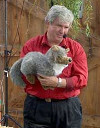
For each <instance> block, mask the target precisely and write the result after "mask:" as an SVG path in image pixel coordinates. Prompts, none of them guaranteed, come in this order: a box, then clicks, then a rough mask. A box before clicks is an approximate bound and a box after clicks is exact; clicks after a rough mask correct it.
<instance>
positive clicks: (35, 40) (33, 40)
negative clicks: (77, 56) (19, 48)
mask: <svg viewBox="0 0 100 128" xmlns="http://www.w3.org/2000/svg"><path fill="white" fill-rule="evenodd" d="M43 38H44V35H38V36H35V37H32V38H30V39H29V40H28V41H27V42H26V44H31V43H35V42H36V43H37V42H40V41H41V40H42V39H43Z"/></svg>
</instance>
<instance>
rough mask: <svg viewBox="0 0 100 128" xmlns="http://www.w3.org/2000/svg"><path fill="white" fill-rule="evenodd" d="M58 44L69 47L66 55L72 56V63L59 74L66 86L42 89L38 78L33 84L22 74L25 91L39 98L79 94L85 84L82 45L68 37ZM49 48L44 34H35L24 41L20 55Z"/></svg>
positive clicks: (86, 69)
mask: <svg viewBox="0 0 100 128" xmlns="http://www.w3.org/2000/svg"><path fill="white" fill-rule="evenodd" d="M59 45H60V46H62V47H64V48H70V51H69V52H68V56H69V57H72V60H73V61H72V63H70V64H69V65H68V67H66V68H65V69H64V70H63V71H62V73H61V74H60V75H59V77H60V78H65V79H66V81H67V82H66V83H67V86H66V88H55V89H54V90H50V89H48V90H44V89H43V88H42V86H41V85H40V82H39V81H38V79H36V81H35V84H34V85H32V84H30V83H29V82H28V81H27V80H26V79H25V76H22V78H23V80H24V81H25V83H26V87H25V92H26V93H28V94H31V95H35V96H37V97H39V98H52V99H66V98H69V97H73V96H77V95H79V94H80V89H82V88H83V87H85V86H86V85H87V79H88V68H87V58H86V54H85V52H84V50H83V48H82V46H81V45H80V44H79V43H78V42H76V41H75V40H72V39H70V38H68V37H67V38H64V39H63V41H62V42H61V43H60V44H59ZM49 48H50V45H49V43H48V40H47V36H46V34H45V35H41V36H37V37H35V38H32V39H30V40H29V41H27V42H26V43H25V45H24V47H23V48H22V51H21V55H20V56H21V57H24V56H25V55H26V54H27V53H28V52H31V51H37V52H41V53H43V54H45V53H46V52H47V51H48V49H49Z"/></svg>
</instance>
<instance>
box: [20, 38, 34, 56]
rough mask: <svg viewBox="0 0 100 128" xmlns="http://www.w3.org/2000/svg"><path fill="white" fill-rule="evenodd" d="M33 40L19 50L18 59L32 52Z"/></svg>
mask: <svg viewBox="0 0 100 128" xmlns="http://www.w3.org/2000/svg"><path fill="white" fill-rule="evenodd" d="M32 42H33V38H32V39H30V40H28V41H27V42H26V43H25V44H24V46H23V47H22V49H21V53H20V58H22V57H24V56H25V55H26V54H27V53H28V52H31V51H33V47H32Z"/></svg>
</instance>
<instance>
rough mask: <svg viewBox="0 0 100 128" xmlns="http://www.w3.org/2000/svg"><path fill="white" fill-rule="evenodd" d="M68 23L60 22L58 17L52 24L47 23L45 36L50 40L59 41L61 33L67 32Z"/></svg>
mask: <svg viewBox="0 0 100 128" xmlns="http://www.w3.org/2000/svg"><path fill="white" fill-rule="evenodd" d="M69 28H70V23H65V22H61V21H60V20H59V19H58V18H57V19H56V20H54V22H53V23H52V24H50V23H48V29H47V36H48V39H49V41H50V42H55V43H56V42H57V43H60V42H61V41H62V40H63V35H64V34H67V33H68V30H69Z"/></svg>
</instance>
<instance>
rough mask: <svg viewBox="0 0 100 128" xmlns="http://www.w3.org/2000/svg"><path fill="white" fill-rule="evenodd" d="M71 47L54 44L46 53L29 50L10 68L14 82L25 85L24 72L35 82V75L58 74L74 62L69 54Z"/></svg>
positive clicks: (31, 81) (30, 80) (29, 79)
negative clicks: (65, 47)
mask: <svg viewBox="0 0 100 128" xmlns="http://www.w3.org/2000/svg"><path fill="white" fill-rule="evenodd" d="M68 51H69V48H67V49H64V48H62V47H60V46H57V45H54V46H52V47H51V48H50V49H49V50H48V51H47V53H46V54H42V53H40V52H29V53H27V54H26V55H25V56H24V57H23V58H21V59H19V60H17V61H16V62H15V63H14V64H13V65H12V67H11V69H10V77H11V80H12V81H13V83H14V84H16V85H19V86H23V87H24V86H25V85H26V84H25V82H24V81H23V79H22V77H21V75H22V74H24V75H25V76H26V78H27V80H28V81H29V82H30V83H32V84H34V83H35V77H33V76H35V75H37V74H43V75H46V76H54V75H58V74H60V73H61V72H62V70H63V69H64V68H65V67H67V66H68V64H69V63H71V62H72V58H71V57H68V56H67V53H68Z"/></svg>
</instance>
